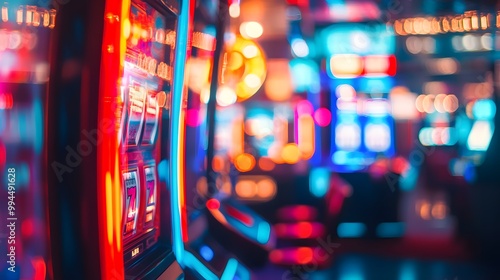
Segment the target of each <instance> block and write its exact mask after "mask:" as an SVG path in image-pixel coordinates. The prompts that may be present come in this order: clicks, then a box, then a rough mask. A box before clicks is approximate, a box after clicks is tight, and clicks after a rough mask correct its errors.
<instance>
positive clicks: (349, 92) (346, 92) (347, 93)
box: [335, 84, 356, 101]
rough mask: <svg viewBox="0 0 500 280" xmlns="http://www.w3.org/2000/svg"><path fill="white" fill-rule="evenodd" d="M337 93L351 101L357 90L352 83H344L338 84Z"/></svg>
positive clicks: (341, 97)
mask: <svg viewBox="0 0 500 280" xmlns="http://www.w3.org/2000/svg"><path fill="white" fill-rule="evenodd" d="M335 94H336V95H337V97H338V98H340V99H342V100H345V101H351V100H354V98H355V97H356V90H355V89H354V88H353V87H352V86H351V85H348V84H342V85H339V86H337V88H336V89H335Z"/></svg>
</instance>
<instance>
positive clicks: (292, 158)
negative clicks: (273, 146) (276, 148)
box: [281, 143, 300, 164]
mask: <svg viewBox="0 0 500 280" xmlns="http://www.w3.org/2000/svg"><path fill="white" fill-rule="evenodd" d="M281 157H282V158H283V160H284V161H285V162H286V163H288V164H294V163H297V162H298V161H299V160H300V150H299V147H297V144H295V143H289V144H286V145H285V146H284V147H283V150H282V151H281Z"/></svg>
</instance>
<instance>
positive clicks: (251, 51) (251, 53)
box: [243, 45, 259, 58]
mask: <svg viewBox="0 0 500 280" xmlns="http://www.w3.org/2000/svg"><path fill="white" fill-rule="evenodd" d="M258 54H259V49H258V48H257V47H256V46H255V45H248V46H246V47H244V48H243V56H244V57H246V58H254V57H256V56H257V55H258Z"/></svg>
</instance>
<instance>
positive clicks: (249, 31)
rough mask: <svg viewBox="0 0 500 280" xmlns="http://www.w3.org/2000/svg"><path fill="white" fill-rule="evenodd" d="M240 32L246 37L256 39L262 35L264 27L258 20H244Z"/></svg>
mask: <svg viewBox="0 0 500 280" xmlns="http://www.w3.org/2000/svg"><path fill="white" fill-rule="evenodd" d="M240 33H241V36H243V37H245V38H252V39H256V38H259V37H260V36H262V34H263V33H264V28H263V27H262V25H261V24H260V23H258V22H256V21H249V22H243V23H242V24H241V25H240Z"/></svg>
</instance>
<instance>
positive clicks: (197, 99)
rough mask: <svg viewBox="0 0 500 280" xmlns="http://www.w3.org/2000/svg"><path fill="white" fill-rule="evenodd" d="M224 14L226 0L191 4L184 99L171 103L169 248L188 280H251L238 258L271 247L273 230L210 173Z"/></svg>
mask: <svg viewBox="0 0 500 280" xmlns="http://www.w3.org/2000/svg"><path fill="white" fill-rule="evenodd" d="M227 13H228V11H227V2H225V1H198V2H197V3H196V9H195V10H194V11H193V20H192V28H191V30H192V40H191V42H192V44H191V46H190V55H189V56H188V58H187V63H186V89H185V93H184V94H185V96H179V95H178V96H176V97H175V96H174V99H173V101H172V110H173V114H172V115H173V116H174V118H176V119H173V122H174V123H176V124H179V126H176V127H175V128H176V129H178V130H177V132H173V134H179V135H182V136H183V137H184V138H181V139H176V140H179V142H178V143H175V142H174V143H173V144H172V147H179V148H178V149H177V150H175V151H173V153H172V154H173V159H172V162H171V164H172V170H173V173H172V177H173V178H172V179H173V181H174V182H175V184H178V185H179V186H180V187H179V188H176V191H179V192H178V193H176V194H174V196H173V197H174V198H178V200H177V202H175V203H174V205H173V208H172V209H173V211H174V231H173V232H174V234H176V235H175V236H174V251H175V253H176V257H177V259H178V260H179V262H180V263H181V264H182V265H183V267H184V268H185V273H186V278H188V279H250V277H251V274H250V269H249V265H251V264H252V263H251V261H252V260H251V259H245V258H244V256H243V257H242V253H245V252H246V254H247V257H249V258H254V259H255V258H256V255H255V254H253V253H249V252H256V253H259V254H264V255H265V254H266V251H267V249H266V248H267V246H269V244H270V243H271V242H272V238H271V231H270V229H271V228H270V225H269V224H268V223H267V222H266V221H265V220H264V219H262V218H261V217H260V216H258V215H256V214H255V213H253V212H252V211H251V210H250V209H248V208H246V207H242V206H241V205H239V204H238V203H236V202H235V201H233V200H231V199H230V197H229V193H230V189H231V186H230V185H228V184H230V179H229V178H228V177H227V176H223V175H222V172H219V170H218V169H213V168H212V161H213V160H212V158H213V157H214V151H213V147H214V145H215V143H214V138H215V135H214V134H215V126H214V121H215V117H216V116H215V114H216V104H215V102H216V99H217V98H216V92H217V90H218V88H219V74H220V73H219V69H220V67H223V66H222V64H221V63H220V62H221V60H220V58H221V54H222V47H223V43H224V29H225V22H226V21H225V20H226V18H227V15H226V14H227ZM178 78H180V77H178ZM175 170H178V172H177V171H175ZM236 248H238V250H235V249H236ZM246 249H248V250H247V251H245V250H246ZM259 256H260V255H259ZM262 260H264V261H265V260H266V258H260V259H259V261H262Z"/></svg>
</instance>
